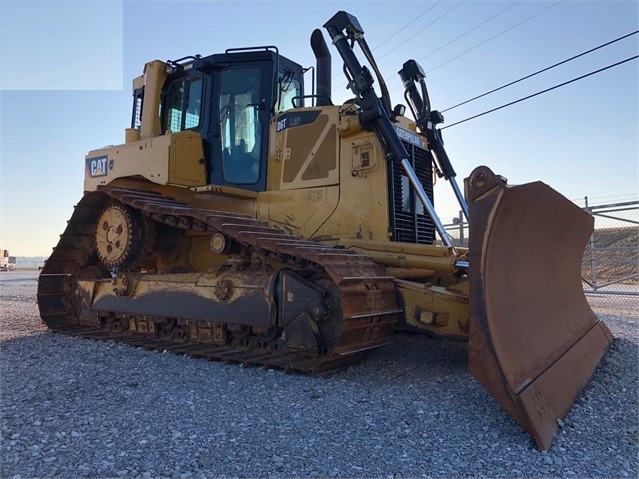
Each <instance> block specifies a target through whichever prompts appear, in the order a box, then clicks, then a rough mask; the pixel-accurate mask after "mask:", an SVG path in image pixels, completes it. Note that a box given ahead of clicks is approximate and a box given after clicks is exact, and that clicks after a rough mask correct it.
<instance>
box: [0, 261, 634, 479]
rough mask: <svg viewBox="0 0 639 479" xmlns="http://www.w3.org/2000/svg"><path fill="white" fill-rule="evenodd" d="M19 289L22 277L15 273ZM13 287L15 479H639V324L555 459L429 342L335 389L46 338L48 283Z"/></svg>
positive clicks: (373, 359) (7, 408)
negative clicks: (43, 289)
mask: <svg viewBox="0 0 639 479" xmlns="http://www.w3.org/2000/svg"><path fill="white" fill-rule="evenodd" d="M4 274H7V273H4ZM5 279H6V277H5V278H2V280H0V307H1V308H2V309H1V311H2V315H1V324H0V326H1V328H0V340H1V344H0V380H1V383H0V384H1V386H0V418H1V420H2V436H1V444H0V453H1V463H0V476H1V477H2V478H13V479H26V478H32V477H38V478H40V477H64V478H76V477H91V478H118V477H122V478H129V477H136V478H143V479H150V478H159V477H161V478H180V479H186V478H199V477H206V478H210V477H227V478H231V477H247V478H249V477H250V478H253V477H273V478H281V477H301V478H306V477H324V478H334V477H355V478H363V477H384V478H393V479H396V478H401V477H574V478H581V477H606V478H607V477H633V478H634V477H637V475H638V471H639V468H638V459H637V458H638V453H639V446H638V420H637V405H638V397H637V396H638V393H637V388H638V386H637V374H638V373H637V369H638V366H637V364H638V349H639V333H638V330H637V320H638V318H637V312H636V311H637V309H636V308H633V307H630V308H628V309H627V310H625V311H621V312H619V310H616V309H615V308H612V309H607V310H603V312H601V311H598V312H599V314H600V317H602V319H605V320H606V322H607V324H608V325H609V327H610V329H611V330H612V332H613V334H614V335H615V337H616V339H615V341H614V343H613V344H612V346H611V348H610V350H609V351H608V353H607V355H606V356H605V359H604V360H603V361H602V363H601V365H600V366H599V368H598V369H597V371H596V373H595V376H594V378H593V380H592V381H591V383H590V384H589V386H588V387H587V389H586V390H585V392H584V393H583V394H582V396H581V397H580V398H579V400H578V401H577V403H576V404H575V406H574V407H573V409H572V411H571V412H570V414H569V415H568V416H567V417H566V418H565V420H564V421H563V427H562V429H561V430H560V431H559V433H558V436H557V438H556V440H555V443H554V446H553V448H552V450H551V451H550V452H540V451H538V450H537V449H536V448H535V446H534V443H533V441H532V439H531V437H530V435H529V434H528V433H527V432H525V431H523V430H521V429H520V428H519V427H518V426H517V424H516V423H515V422H514V421H513V420H512V419H510V417H509V416H508V415H507V414H506V413H505V412H504V411H503V410H502V409H501V408H500V406H499V405H498V404H497V403H496V402H495V401H494V400H493V399H492V398H491V397H490V396H489V395H488V394H487V393H486V392H485V391H484V390H483V389H482V388H481V387H480V386H479V384H478V383H477V382H476V381H475V380H474V379H473V378H472V377H471V375H470V373H469V371H468V367H467V361H468V353H467V348H466V346H465V344H462V343H457V342H450V341H441V340H440V341H438V340H434V339H431V338H428V337H425V336H419V335H399V336H398V338H397V341H396V342H395V343H394V344H393V345H391V346H387V347H385V348H382V349H380V350H378V351H375V352H374V353H372V355H371V356H370V357H369V359H368V360H367V361H366V362H364V363H362V364H360V365H357V366H354V367H351V368H349V369H347V370H343V371H339V372H336V373H332V374H330V375H327V376H324V377H308V376H303V375H287V374H285V373H283V372H281V371H277V370H276V371H273V370H264V369H260V368H243V367H242V366H239V365H228V364H224V363H218V362H206V361H203V360H199V359H193V358H190V357H185V356H178V355H174V354H170V353H162V352H155V351H146V350H143V349H139V348H133V347H129V346H125V345H121V344H117V343H113V342H98V341H93V340H87V339H80V338H73V337H68V336H63V335H60V334H54V333H51V332H49V331H48V330H46V328H45V327H44V326H43V324H42V323H41V321H40V318H39V316H38V310H37V305H36V301H35V292H36V286H37V283H36V280H35V275H33V278H32V279H24V280H15V281H11V280H5Z"/></svg>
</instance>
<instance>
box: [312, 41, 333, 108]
mask: <svg viewBox="0 0 639 479" xmlns="http://www.w3.org/2000/svg"><path fill="white" fill-rule="evenodd" d="M311 48H312V49H313V53H314V54H315V58H316V59H317V73H316V75H317V106H328V105H332V104H333V102H332V101H331V53H330V51H329V50H328V46H327V45H326V42H325V41H324V36H323V35H322V31H321V30H320V29H318V28H316V29H315V30H314V31H313V33H312V34H311Z"/></svg>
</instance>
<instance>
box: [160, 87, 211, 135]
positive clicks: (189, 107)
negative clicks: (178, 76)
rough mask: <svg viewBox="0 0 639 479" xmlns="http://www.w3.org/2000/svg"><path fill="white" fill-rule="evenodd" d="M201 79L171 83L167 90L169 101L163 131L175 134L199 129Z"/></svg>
mask: <svg viewBox="0 0 639 479" xmlns="http://www.w3.org/2000/svg"><path fill="white" fill-rule="evenodd" d="M202 85H203V81H202V78H201V77H195V78H184V79H182V80H178V81H175V82H173V84H172V85H171V87H170V89H169V101H168V108H167V115H166V125H165V129H166V130H167V131H172V132H177V131H182V130H195V129H197V128H199V126H200V121H201V117H202Z"/></svg>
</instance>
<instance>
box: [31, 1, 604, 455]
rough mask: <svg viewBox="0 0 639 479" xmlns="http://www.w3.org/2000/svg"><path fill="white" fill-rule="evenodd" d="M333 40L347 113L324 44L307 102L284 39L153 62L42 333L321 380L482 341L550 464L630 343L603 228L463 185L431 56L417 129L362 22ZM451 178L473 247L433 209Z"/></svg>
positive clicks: (530, 192)
mask: <svg viewBox="0 0 639 479" xmlns="http://www.w3.org/2000/svg"><path fill="white" fill-rule="evenodd" d="M324 28H325V29H326V31H327V33H328V35H329V36H330V39H331V41H332V43H333V45H334V46H335V48H336V49H337V51H338V52H339V54H340V56H341V59H342V60H343V65H344V73H345V75H346V77H347V79H348V88H349V89H350V90H351V91H352V93H353V99H352V100H349V101H347V102H345V103H344V104H341V105H333V104H332V100H331V86H330V79H331V57H330V53H329V49H328V47H327V45H326V42H325V40H324V38H323V34H322V32H321V31H320V30H315V31H314V32H313V34H312V36H311V46H312V48H313V51H314V53H315V56H316V58H317V65H316V71H315V77H314V79H313V82H312V86H311V88H310V89H308V88H306V85H305V84H304V74H305V69H304V68H302V66H300V65H299V64H297V63H295V62H293V61H291V60H289V59H288V58H285V57H284V56H282V55H280V54H279V51H278V49H277V48H276V47H274V46H258V47H252V48H233V49H228V50H226V51H225V52H224V53H221V54H214V55H210V56H206V57H202V56H199V55H195V56H188V57H184V58H180V59H178V60H174V61H166V62H162V61H152V62H150V63H147V64H146V65H145V67H144V73H143V75H141V76H139V77H137V78H135V79H134V80H133V107H132V118H131V127H130V128H127V129H126V132H125V138H126V141H125V143H124V144H121V145H118V146H111V147H108V148H101V149H98V150H94V151H91V152H89V153H88V154H87V156H86V159H85V182H84V191H85V194H84V196H83V197H82V199H81V200H80V202H79V203H78V204H77V205H76V207H75V210H74V212H73V215H72V217H71V219H70V221H69V222H68V225H67V227H66V230H65V231H64V233H63V234H62V235H61V237H60V241H59V243H58V245H57V246H56V247H55V248H54V251H53V253H52V254H51V256H50V257H49V259H48V260H47V262H46V265H45V266H44V269H43V270H42V273H41V275H40V279H39V284H38V304H39V308H40V314H41V317H42V319H43V320H44V322H45V323H46V324H47V326H48V327H49V328H50V329H52V330H54V331H58V332H62V333H66V334H72V335H76V336H81V337H90V338H99V339H107V340H109V339H113V340H117V341H123V342H126V343H128V344H131V345H135V346H142V347H145V348H155V349H161V350H164V349H168V350H171V351H175V352H179V353H184V354H190V355H193V356H198V357H203V358H207V359H219V360H223V361H229V362H238V363H244V364H254V365H262V366H264V367H269V368H271V367H276V368H281V369H284V370H287V371H300V372H305V373H310V374H321V373H324V372H327V371H331V370H335V369H337V368H342V367H345V366H348V365H351V364H353V363H354V362H356V361H360V360H361V359H362V358H363V357H364V356H365V355H366V353H367V352H368V351H370V350H372V349H373V348H377V347H380V346H383V345H385V344H388V343H389V342H391V341H392V340H393V335H394V334H395V332H396V331H397V330H408V331H414V332H423V333H427V334H430V335H435V336H441V337H445V338H457V339H462V340H467V341H468V344H469V362H470V370H471V372H472V373H473V375H474V376H475V377H476V378H477V380H478V381H479V382H480V383H481V384H482V385H483V386H484V387H485V388H486V389H487V391H488V392H489V393H490V394H491V395H492V396H494V397H495V398H496V399H497V401H499V403H501V405H502V406H503V407H504V408H505V409H506V411H507V412H508V413H509V414H510V415H511V416H512V417H513V418H514V419H515V420H516V421H517V422H518V423H519V424H521V426H522V427H524V428H526V429H528V430H529V431H530V432H531V433H532V435H533V437H534V439H535V441H536V443H537V445H538V447H539V448H541V449H548V448H549V447H550V446H551V443H552V439H553V437H554V433H555V432H556V430H557V429H558V425H557V419H558V418H561V417H562V416H564V415H565V414H566V413H567V412H568V410H569V409H570V407H571V406H572V404H573V402H574V401H575V399H576V398H577V396H578V394H579V393H580V391H581V389H582V388H583V387H584V385H585V384H586V383H587V381H588V380H589V378H590V376H591V375H592V373H593V371H594V369H595V367H596V366H597V364H598V362H599V360H600V358H601V357H602V355H603V354H604V352H605V349H606V347H607V346H608V344H609V343H610V341H611V340H612V336H611V334H610V332H609V331H608V329H607V327H606V326H605V324H603V322H601V321H599V320H598V319H597V317H596V316H595V314H594V313H593V312H592V310H591V309H590V307H589V306H588V303H587V302H586V298H585V296H584V293H583V289H582V286H581V278H580V265H581V256H582V252H583V248H584V247H585V244H586V241H587V240H588V238H589V236H590V233H591V231H592V229H593V220H592V218H591V217H590V216H589V215H587V214H586V213H584V212H583V211H582V210H581V209H580V208H578V207H577V206H575V205H573V204H572V203H571V202H569V201H568V200H566V199H565V198H564V197H562V196H561V195H559V194H558V193H556V192H555V191H553V190H552V189H551V188H549V187H548V186H546V185H544V184H543V183H539V182H537V183H531V184H524V185H520V186H509V185H507V183H506V180H505V179H504V178H502V177H501V176H499V175H496V174H494V173H493V172H492V171H491V170H490V169H489V168H487V167H485V166H480V167H478V168H476V169H475V170H474V171H473V172H472V173H471V174H470V176H469V177H468V178H466V179H465V181H464V185H463V189H464V191H463V192H462V190H461V188H460V187H459V186H458V185H457V183H456V180H455V177H456V175H455V171H454V169H453V167H452V165H451V162H450V161H449V159H448V156H447V155H446V151H445V149H444V146H443V142H442V140H441V137H440V133H439V130H438V128H437V125H438V124H441V123H442V121H443V117H442V115H441V114H440V113H439V112H438V111H436V110H433V109H432V108H431V106H430V100H429V98H428V91H427V88H426V84H425V76H424V73H423V70H422V69H421V68H420V66H419V65H418V64H417V62H415V61H413V60H408V61H406V62H405V63H404V64H403V66H402V69H401V71H400V72H399V73H400V77H401V79H402V82H403V84H404V88H405V99H406V102H407V104H408V107H409V109H410V110H411V114H412V117H413V119H409V118H408V117H406V116H404V115H405V112H406V107H405V106H402V105H398V106H396V107H392V106H391V102H390V96H389V93H388V89H387V88H386V85H385V83H384V80H383V78H382V75H381V74H380V72H379V69H378V68H377V66H376V64H375V61H374V58H373V56H372V55H371V52H370V49H369V48H368V46H367V44H366V41H365V39H364V32H363V30H362V27H361V26H360V24H359V22H358V21H357V19H356V18H355V17H354V16H352V15H350V14H348V13H346V12H343V11H340V12H338V13H336V14H335V15H334V16H333V17H332V18H331V19H330V20H329V21H328V22H326V24H325V25H324ZM355 46H359V48H360V49H361V51H362V52H363V54H364V57H365V58H366V62H367V63H368V64H369V66H370V68H371V69H372V72H371V69H369V67H367V66H363V65H362V64H361V63H360V60H358V58H357V56H356V55H355V50H354V49H355ZM373 72H374V74H375V75H373ZM315 78H316V80H315ZM375 80H377V83H378V84H379V90H380V94H379V96H378V94H377V93H376V90H375V88H374V84H375ZM309 90H310V91H309ZM435 175H439V176H440V177H443V178H445V179H446V180H448V181H449V182H450V184H451V186H452V190H453V194H454V195H455V196H456V197H457V200H458V201H459V204H460V208H461V210H462V211H463V212H464V214H465V215H466V218H467V219H468V222H469V238H470V240H469V244H468V247H462V246H459V245H455V244H454V242H453V241H452V240H451V238H450V236H449V235H448V234H447V232H446V230H445V229H444V226H443V224H442V222H441V220H440V219H439V217H438V215H437V213H436V211H435V209H434V207H433V182H434V177H435Z"/></svg>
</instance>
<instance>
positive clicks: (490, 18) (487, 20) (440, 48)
mask: <svg viewBox="0 0 639 479" xmlns="http://www.w3.org/2000/svg"><path fill="white" fill-rule="evenodd" d="M523 1H524V0H518V1H517V2H515V3H512V4H510V5H508V6H507V7H506V8H503V9H501V10H500V11H498V12H497V13H495V14H494V15H493V16H491V17H489V18H487V19H486V20H484V21H483V22H481V23H478V24H477V25H475V26H474V27H473V28H471V29H470V30H466V31H465V32H464V33H462V34H461V35H458V36H456V37H455V38H453V39H452V40H451V41H449V42H448V43H445V44H443V45H442V46H441V47H439V48H438V49H436V50H433V51H432V52H430V53H429V54H428V55H426V56H425V57H421V58H420V59H419V60H417V61H418V62H421V61H422V60H424V59H426V58H428V57H429V56H431V55H434V54H435V53H437V52H438V51H440V50H443V49H444V48H446V47H447V46H448V45H450V44H451V43H454V42H456V41H457V40H459V39H460V38H462V37H464V36H466V35H468V34H469V33H470V32H472V31H474V30H477V29H478V28H479V27H481V26H482V25H484V24H486V23H488V22H490V21H491V20H492V19H493V18H495V17H497V16H499V15H501V14H502V13H504V12H505V11H506V10H509V9H511V8H512V7H514V6H516V5H519V4H520V3H521V2H523Z"/></svg>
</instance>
